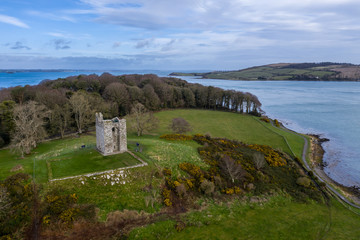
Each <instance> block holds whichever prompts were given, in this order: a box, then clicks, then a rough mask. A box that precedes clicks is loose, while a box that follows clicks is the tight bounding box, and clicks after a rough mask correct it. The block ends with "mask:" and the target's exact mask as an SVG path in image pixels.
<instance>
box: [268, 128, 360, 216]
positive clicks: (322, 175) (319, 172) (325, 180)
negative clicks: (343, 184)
mask: <svg viewBox="0 0 360 240" xmlns="http://www.w3.org/2000/svg"><path fill="white" fill-rule="evenodd" d="M271 124H272V125H273V126H274V124H273V122H271ZM281 129H283V130H284V131H286V132H289V133H292V134H295V135H298V136H300V137H301V138H302V139H304V148H303V152H302V156H301V160H302V162H303V163H304V166H305V168H306V169H307V170H308V171H313V173H314V176H316V177H317V178H318V179H319V180H320V181H321V182H323V183H325V184H326V187H327V188H328V189H329V190H330V191H331V192H332V193H333V194H335V195H336V196H337V198H338V199H340V200H342V201H343V202H344V203H346V204H348V205H350V206H352V207H354V208H358V209H360V206H359V205H357V204H354V203H352V202H350V201H349V200H348V199H346V198H345V197H344V196H343V195H342V194H341V193H339V192H338V191H337V190H336V189H334V187H332V186H331V185H330V184H329V182H330V183H333V181H332V180H331V179H330V178H329V177H328V176H327V175H326V174H325V173H324V171H322V170H321V169H319V168H318V167H314V168H311V167H310V166H309V164H308V162H307V161H306V154H307V150H308V147H309V141H308V139H307V138H306V137H304V136H303V135H301V134H299V133H297V132H294V131H291V130H289V129H287V128H286V127H284V126H281Z"/></svg>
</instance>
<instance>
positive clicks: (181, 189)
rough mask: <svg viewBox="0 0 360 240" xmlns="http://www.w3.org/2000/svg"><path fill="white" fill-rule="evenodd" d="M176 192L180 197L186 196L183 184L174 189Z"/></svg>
mask: <svg viewBox="0 0 360 240" xmlns="http://www.w3.org/2000/svg"><path fill="white" fill-rule="evenodd" d="M175 188H176V192H177V194H178V195H179V196H180V197H184V196H186V187H185V184H184V183H181V184H179V185H177V186H176V187H175Z"/></svg>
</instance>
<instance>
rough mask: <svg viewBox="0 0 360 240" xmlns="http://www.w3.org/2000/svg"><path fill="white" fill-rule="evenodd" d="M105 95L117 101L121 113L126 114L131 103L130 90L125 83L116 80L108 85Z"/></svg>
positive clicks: (108, 98)
mask: <svg viewBox="0 0 360 240" xmlns="http://www.w3.org/2000/svg"><path fill="white" fill-rule="evenodd" d="M103 97H104V98H105V99H107V100H111V101H113V102H115V103H117V105H118V108H119V113H120V114H125V113H126V111H127V110H128V105H129V99H130V96H129V92H128V90H127V87H126V85H125V84H123V83H119V82H114V83H111V84H109V85H108V86H106V88H105V90H104V93H103Z"/></svg>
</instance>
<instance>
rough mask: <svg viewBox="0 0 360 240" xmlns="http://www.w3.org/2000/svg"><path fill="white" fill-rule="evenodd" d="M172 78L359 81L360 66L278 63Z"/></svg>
mask: <svg viewBox="0 0 360 240" xmlns="http://www.w3.org/2000/svg"><path fill="white" fill-rule="evenodd" d="M170 76H199V77H202V78H206V79H229V80H249V81H255V80H260V81H261V80H295V81H359V80H360V65H354V64H350V63H332V62H322V63H277V64H269V65H263V66H256V67H251V68H246V69H241V70H234V71H213V72H206V73H179V72H173V73H171V74H170Z"/></svg>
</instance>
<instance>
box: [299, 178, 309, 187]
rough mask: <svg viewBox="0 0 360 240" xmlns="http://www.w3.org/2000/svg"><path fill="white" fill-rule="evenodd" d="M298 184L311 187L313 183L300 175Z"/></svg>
mask: <svg viewBox="0 0 360 240" xmlns="http://www.w3.org/2000/svg"><path fill="white" fill-rule="evenodd" d="M296 184H298V185H300V186H303V187H309V186H310V184H311V180H310V179H309V178H307V177H299V178H298V179H297V180H296Z"/></svg>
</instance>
